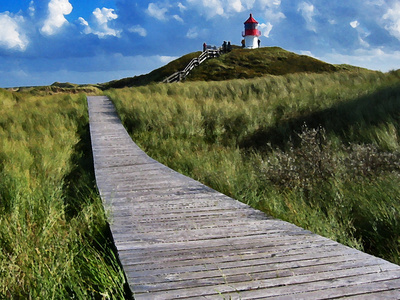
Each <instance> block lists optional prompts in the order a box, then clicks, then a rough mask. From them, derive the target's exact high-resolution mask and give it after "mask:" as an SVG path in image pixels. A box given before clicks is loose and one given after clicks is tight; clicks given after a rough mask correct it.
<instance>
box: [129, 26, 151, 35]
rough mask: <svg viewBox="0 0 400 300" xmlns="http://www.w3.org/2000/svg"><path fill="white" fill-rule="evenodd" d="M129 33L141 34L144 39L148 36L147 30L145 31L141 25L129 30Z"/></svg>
mask: <svg viewBox="0 0 400 300" xmlns="http://www.w3.org/2000/svg"><path fill="white" fill-rule="evenodd" d="M128 31H129V32H133V33H137V34H139V35H140V36H143V37H145V36H147V30H146V29H144V28H143V27H142V26H140V25H135V26H132V27H131V28H129V29H128Z"/></svg>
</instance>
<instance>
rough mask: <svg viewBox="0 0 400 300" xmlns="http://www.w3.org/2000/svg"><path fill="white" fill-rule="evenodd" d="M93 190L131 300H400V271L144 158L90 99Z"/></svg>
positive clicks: (110, 114) (100, 101)
mask: <svg viewBox="0 0 400 300" xmlns="http://www.w3.org/2000/svg"><path fill="white" fill-rule="evenodd" d="M88 104H89V119H90V133H91V139H92V148H93V155H94V166H95V174H96V181H97V186H98V188H99V191H100V194H101V197H102V199H103V202H104V205H105V208H106V211H108V212H109V220H110V227H111V231H112V234H113V238H114V241H115V245H116V248H117V250H118V254H119V258H120V261H121V263H122V265H123V268H124V271H125V273H126V276H127V279H128V282H129V286H130V288H131V290H132V292H133V294H134V297H135V299H185V298H196V299H266V298H274V299H332V298H342V297H350V298H352V299H378V298H379V299H381V298H385V299H400V267H399V266H397V265H394V264H391V263H389V262H387V261H385V260H382V259H379V258H376V257H373V256H371V255H367V254H365V253H362V252H359V251H356V250H354V249H351V248H348V247H345V246H343V245H341V244H338V243H336V242H333V241H331V240H329V239H327V238H324V237H321V236H318V235H316V234H313V233H311V232H309V231H306V230H304V229H301V228H299V227H297V226H295V225H292V224H289V223H287V222H283V221H280V220H276V219H274V218H271V217H269V216H266V215H265V214H263V213H261V212H259V211H257V210H254V209H252V208H250V207H249V206H247V205H245V204H242V203H240V202H238V201H236V200H233V199H231V198H229V197H227V196H225V195H223V194H221V193H219V192H216V191H215V190H212V189H210V188H208V187H206V186H204V185H202V184H201V183H199V182H197V181H195V180H192V179H190V178H188V177H185V176H183V175H181V174H179V173H176V172H175V171H173V170H171V169H169V168H167V167H166V166H164V165H162V164H160V163H158V162H157V161H155V160H153V159H151V158H150V157H148V156H147V155H146V154H145V153H144V152H143V151H141V150H140V149H139V147H138V146H137V145H136V144H135V143H134V142H133V141H132V140H131V138H130V136H129V135H128V133H127V132H126V131H125V129H124V127H123V126H122V125H121V122H120V120H119V118H118V116H117V114H116V111H115V109H114V106H113V104H112V103H111V101H110V100H109V99H108V98H107V97H102V96H101V97H88Z"/></svg>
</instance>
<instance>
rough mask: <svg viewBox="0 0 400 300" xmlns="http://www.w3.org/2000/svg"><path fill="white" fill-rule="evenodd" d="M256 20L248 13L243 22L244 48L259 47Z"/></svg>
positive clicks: (259, 33) (258, 31) (258, 32)
mask: <svg viewBox="0 0 400 300" xmlns="http://www.w3.org/2000/svg"><path fill="white" fill-rule="evenodd" d="M257 27H258V22H257V21H256V20H255V19H254V18H253V15H252V14H250V17H249V18H248V19H247V21H246V22H244V33H242V36H243V37H244V46H245V48H246V49H254V48H258V47H259V39H258V37H259V36H260V35H261V32H260V30H258V29H257Z"/></svg>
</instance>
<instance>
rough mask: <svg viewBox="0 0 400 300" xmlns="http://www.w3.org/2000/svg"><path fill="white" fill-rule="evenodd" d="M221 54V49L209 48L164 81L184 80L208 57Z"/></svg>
mask: <svg viewBox="0 0 400 300" xmlns="http://www.w3.org/2000/svg"><path fill="white" fill-rule="evenodd" d="M218 56H220V50H219V49H217V50H211V49H207V50H206V51H203V52H202V53H201V54H200V55H199V57H195V58H193V59H192V60H191V61H190V62H189V63H188V65H187V66H186V67H185V68H184V69H183V70H182V71H178V72H175V73H174V74H172V75H170V76H168V77H167V78H165V79H164V80H163V82H164V83H170V82H178V81H181V80H184V79H185V78H186V77H187V76H188V75H189V73H190V71H192V70H193V69H194V68H195V67H197V66H199V65H200V64H201V63H203V62H204V61H205V60H206V59H208V58H214V57H218Z"/></svg>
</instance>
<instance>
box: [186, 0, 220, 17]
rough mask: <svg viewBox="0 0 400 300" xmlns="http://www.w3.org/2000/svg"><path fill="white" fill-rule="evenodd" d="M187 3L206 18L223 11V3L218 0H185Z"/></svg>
mask: <svg viewBox="0 0 400 300" xmlns="http://www.w3.org/2000/svg"><path fill="white" fill-rule="evenodd" d="M187 3H188V5H190V6H191V7H192V8H194V9H196V10H197V11H198V12H199V13H200V14H201V15H203V16H206V18H207V19H210V18H213V17H215V16H222V15H224V13H225V9H224V3H223V1H220V0H187Z"/></svg>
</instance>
